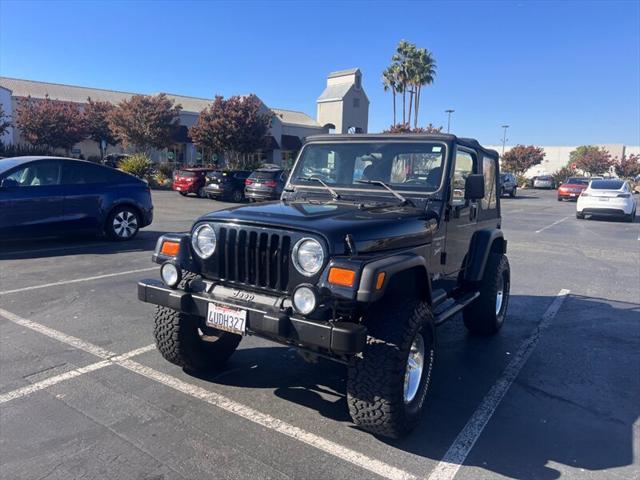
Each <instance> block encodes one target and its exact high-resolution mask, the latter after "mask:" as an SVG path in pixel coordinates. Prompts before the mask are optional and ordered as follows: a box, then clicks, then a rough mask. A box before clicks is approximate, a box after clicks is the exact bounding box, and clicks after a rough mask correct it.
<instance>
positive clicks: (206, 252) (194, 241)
mask: <svg viewBox="0 0 640 480" xmlns="http://www.w3.org/2000/svg"><path fill="white" fill-rule="evenodd" d="M191 245H193V249H194V250H195V251H196V253H197V254H198V256H199V257H200V258H209V257H210V256H211V255H213V252H214V251H215V249H216V232H215V231H214V230H213V228H212V227H211V225H207V224H206V223H205V224H204V225H200V226H199V227H197V228H196V229H195V230H194V231H193V236H192V237H191Z"/></svg>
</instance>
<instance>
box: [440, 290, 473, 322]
mask: <svg viewBox="0 0 640 480" xmlns="http://www.w3.org/2000/svg"><path fill="white" fill-rule="evenodd" d="M479 296H480V292H469V293H467V294H465V295H463V296H462V297H460V298H458V299H457V300H452V301H451V303H450V305H448V306H447V308H446V309H445V310H444V311H438V310H436V312H435V324H436V325H441V324H443V323H444V322H446V321H447V320H449V319H450V318H451V317H453V316H454V315H456V314H457V313H460V312H461V311H462V309H463V308H464V307H466V306H467V305H469V304H470V303H471V302H473V301H474V300H475V299H476V298H478V297H479ZM446 304H447V302H444V304H443V305H446Z"/></svg>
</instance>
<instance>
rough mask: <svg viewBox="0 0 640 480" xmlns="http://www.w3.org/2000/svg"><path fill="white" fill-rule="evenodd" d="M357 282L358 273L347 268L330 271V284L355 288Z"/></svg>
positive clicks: (335, 268)
mask: <svg viewBox="0 0 640 480" xmlns="http://www.w3.org/2000/svg"><path fill="white" fill-rule="evenodd" d="M355 280H356V272H354V271H353V270H347V269H346V268H337V267H332V268H331V270H329V283H333V284H334V285H342V286H343V287H353V283H354V282H355Z"/></svg>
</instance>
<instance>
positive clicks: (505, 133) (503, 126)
mask: <svg viewBox="0 0 640 480" xmlns="http://www.w3.org/2000/svg"><path fill="white" fill-rule="evenodd" d="M500 128H504V132H503V134H502V155H501V156H504V146H505V144H506V143H507V128H509V125H501V126H500Z"/></svg>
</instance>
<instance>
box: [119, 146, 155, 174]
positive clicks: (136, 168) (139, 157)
mask: <svg viewBox="0 0 640 480" xmlns="http://www.w3.org/2000/svg"><path fill="white" fill-rule="evenodd" d="M118 168H119V169H120V170H122V171H123V172H127V173H130V174H131V175H135V176H136V177H138V178H141V179H143V180H149V176H150V175H151V172H152V170H153V164H152V163H151V160H149V157H147V156H146V155H144V154H142V153H137V154H135V155H131V156H129V157H126V158H123V159H122V160H120V163H119V164H118Z"/></svg>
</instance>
